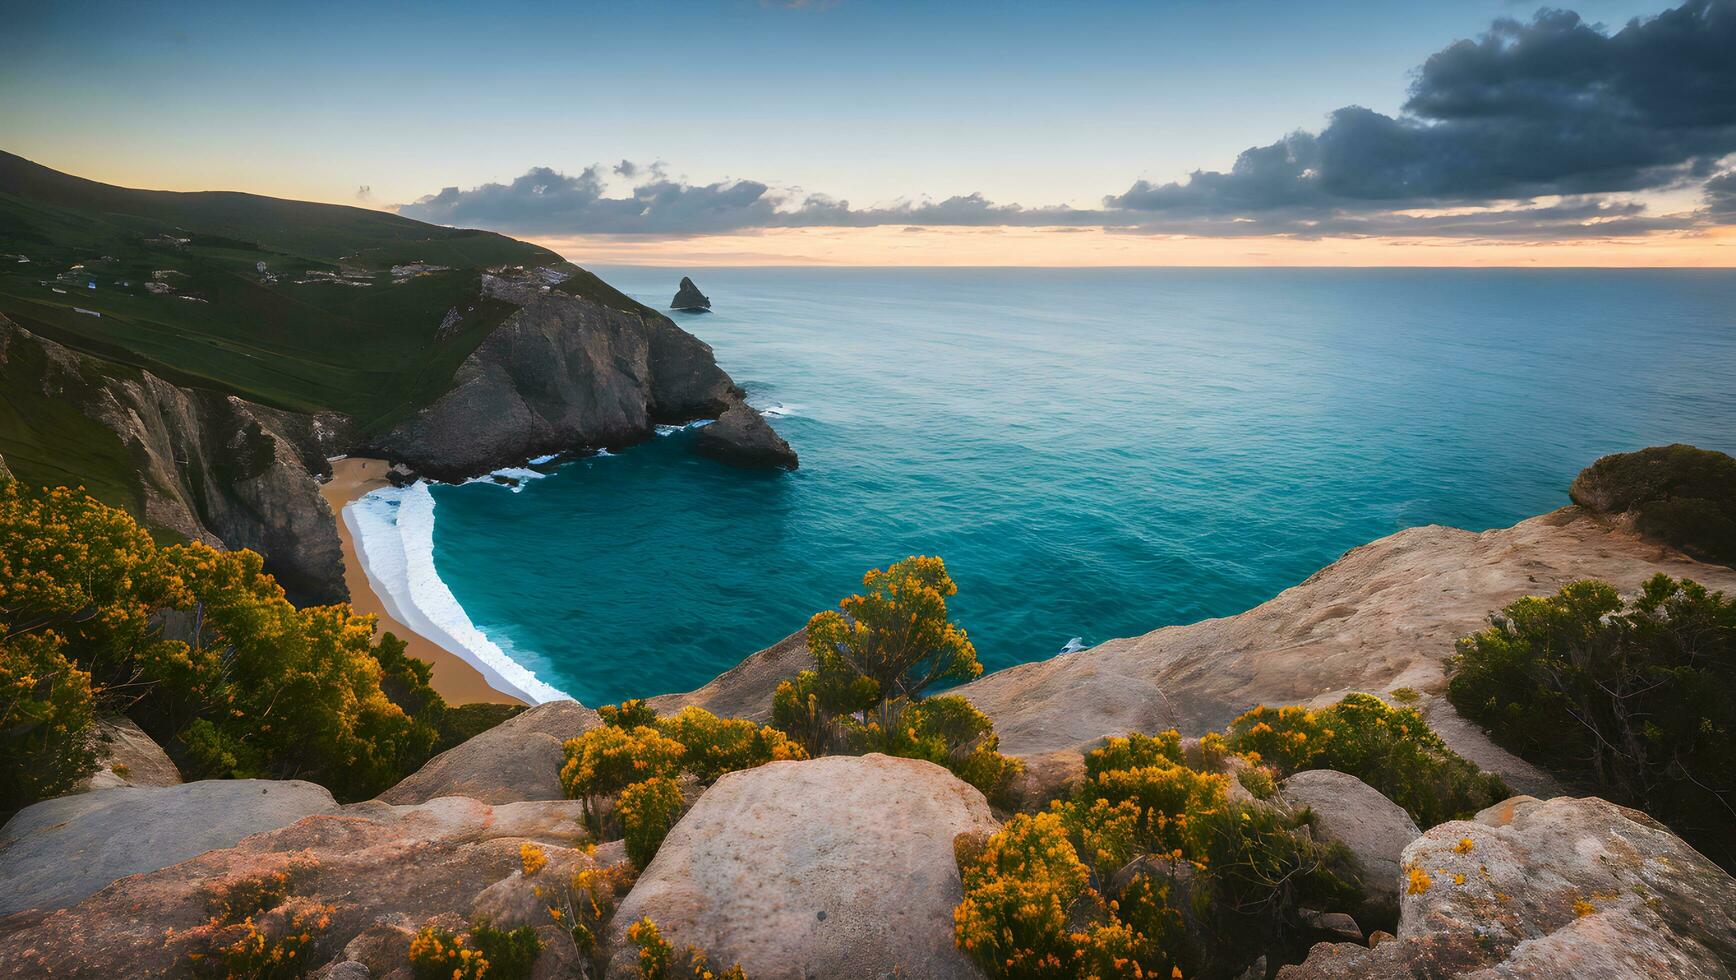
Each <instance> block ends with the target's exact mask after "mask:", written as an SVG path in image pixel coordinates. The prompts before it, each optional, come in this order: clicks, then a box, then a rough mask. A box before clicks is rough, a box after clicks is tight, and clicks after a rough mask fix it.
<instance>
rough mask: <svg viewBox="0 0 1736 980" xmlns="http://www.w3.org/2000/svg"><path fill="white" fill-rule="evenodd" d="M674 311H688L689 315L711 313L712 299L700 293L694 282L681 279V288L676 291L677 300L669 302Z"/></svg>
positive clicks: (683, 277) (685, 278)
mask: <svg viewBox="0 0 1736 980" xmlns="http://www.w3.org/2000/svg"><path fill="white" fill-rule="evenodd" d="M669 308H670V309H672V310H686V311H687V312H689V313H708V312H710V311H711V299H710V298H709V297H707V296H706V295H705V294H704V293H702V292H700V291H699V287H698V286H695V285H694V284H693V280H692V279H689V278H687V277H686V276H682V277H681V288H679V289H677V290H676V291H675V298H674V299H672V300H670V301H669Z"/></svg>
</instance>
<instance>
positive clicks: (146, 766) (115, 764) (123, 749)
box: [79, 715, 181, 790]
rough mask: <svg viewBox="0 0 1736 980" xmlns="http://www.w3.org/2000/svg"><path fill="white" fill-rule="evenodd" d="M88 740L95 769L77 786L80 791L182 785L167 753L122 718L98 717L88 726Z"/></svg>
mask: <svg viewBox="0 0 1736 980" xmlns="http://www.w3.org/2000/svg"><path fill="white" fill-rule="evenodd" d="M91 740H92V742H93V743H94V745H95V748H96V761H97V770H96V772H94V773H91V775H90V776H89V777H88V778H86V779H85V780H84V782H83V783H81V784H80V785H79V789H80V790H96V789H114V788H115V787H117V786H174V785H177V784H179V783H180V782H181V770H179V769H177V768H176V767H175V763H174V761H173V760H171V759H170V758H169V754H168V753H167V752H164V751H163V747H162V746H161V745H158V744H157V743H156V742H155V741H153V740H152V739H151V736H149V735H146V734H145V732H144V729H142V728H140V727H139V726H138V725H136V724H134V723H133V720H132V719H131V718H128V717H126V716H125V715H111V716H109V717H105V718H98V719H97V720H96V722H95V723H94V724H92V725H91Z"/></svg>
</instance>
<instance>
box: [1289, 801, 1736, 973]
mask: <svg viewBox="0 0 1736 980" xmlns="http://www.w3.org/2000/svg"><path fill="white" fill-rule="evenodd" d="M1404 866H1405V868H1406V872H1407V879H1408V882H1407V886H1406V889H1405V896H1404V899H1403V908H1402V911H1401V913H1400V917H1399V926H1398V933H1397V936H1396V937H1395V938H1392V939H1385V940H1384V941H1382V942H1380V943H1379V945H1378V946H1376V947H1375V948H1373V949H1369V948H1367V947H1363V946H1358V945H1354V944H1350V943H1337V944H1333V943H1321V944H1319V945H1317V946H1315V947H1314V948H1313V949H1312V950H1310V951H1309V954H1308V958H1307V960H1305V961H1304V962H1303V963H1301V964H1299V965H1292V966H1286V967H1284V968H1283V969H1282V970H1281V971H1280V972H1279V974H1278V975H1279V976H1280V977H1282V978H1285V980H1313V978H1326V977H1332V978H1350V977H1357V978H1364V977H1367V978H1398V977H1417V976H1430V977H1435V976H1469V977H1479V978H1491V980H1492V978H1495V977H1540V978H1560V980H1568V978H1576V980H1584V978H1610V980H1615V978H1651V977H1655V978H1659V980H1662V978H1666V977H1670V978H1675V977H1708V978H1709V977H1728V976H1730V964H1731V963H1736V879H1732V878H1731V877H1730V876H1729V875H1728V874H1726V873H1725V872H1724V871H1723V870H1722V869H1720V868H1719V867H1718V866H1717V865H1715V864H1713V863H1712V862H1711V861H1709V860H1707V859H1706V858H1705V857H1703V856H1702V855H1701V854H1700V853H1699V852H1698V851H1695V850H1694V849H1693V848H1691V847H1689V846H1688V845H1687V844H1685V843H1683V842H1682V840H1681V839H1680V838H1678V837H1676V836H1675V835H1674V834H1671V833H1670V832H1669V831H1668V830H1667V829H1666V828H1665V827H1664V826H1663V825H1662V824H1659V823H1658V822H1657V821H1655V820H1653V819H1651V818H1650V817H1648V816H1646V815H1645V814H1643V813H1640V812H1639V811H1637V810H1629V809H1627V808H1625V807H1620V806H1616V805H1615V804H1613V803H1609V802H1606V801H1604V800H1600V799H1597V798H1595V797H1588V798H1585V799H1573V798H1570V797H1557V798H1555V799H1553V800H1548V801H1540V800H1536V799H1533V798H1531V797H1525V796H1522V797H1515V798H1514V799H1511V800H1508V801H1507V802H1505V803H1502V804H1500V805H1498V806H1495V807H1491V808H1490V809H1488V810H1485V811H1483V812H1482V813H1479V814H1477V817H1476V819H1475V820H1463V821H1452V822H1449V823H1444V824H1441V825H1440V826H1438V827H1435V828H1433V829H1432V830H1430V831H1428V832H1427V833H1425V834H1423V835H1422V836H1421V837H1419V838H1418V839H1417V840H1416V841H1414V842H1413V843H1412V844H1411V845H1410V846H1409V847H1408V848H1406V849H1405V852H1404Z"/></svg>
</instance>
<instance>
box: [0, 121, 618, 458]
mask: <svg viewBox="0 0 1736 980" xmlns="http://www.w3.org/2000/svg"><path fill="white" fill-rule="evenodd" d="M19 256H22V257H24V258H26V259H28V261H25V262H21V261H19ZM561 261H562V260H561V258H560V256H558V255H556V254H554V253H553V252H550V251H548V250H546V249H543V248H540V247H538V246H535V245H531V244H528V243H525V242H520V241H515V240H513V239H510V238H506V237H504V236H501V235H496V234H492V233H489V232H481V231H467V230H458V229H451V228H442V227H438V226H435V225H428V224H423V223H421V222H418V221H411V220H409V219H407V218H400V217H398V216H396V215H392V214H386V213H383V212H379V211H369V210H365V209H362V208H351V207H341V206H336V205H326V204H308V203H303V202H297V201H281V200H276V199H273V198H266V197H257V196H254V195H250V194H236V193H228V192H209V193H192V194H183V193H172V192H166V191H138V190H129V189H125V188H119V187H111V186H109V185H106V184H99V183H95V182H93V181H87V180H83V179H81V178H78V177H72V176H69V175H66V174H62V173H58V172H56V171H53V170H49V169H47V168H44V167H40V166H38V165H36V164H33V163H31V162H29V161H27V160H24V159H22V158H19V157H16V156H12V155H10V154H6V153H0V312H3V313H5V314H7V315H8V316H10V317H11V318H12V319H14V320H15V321H17V322H18V323H19V324H20V325H22V326H24V327H25V328H27V329H29V330H32V331H36V332H38V333H40V334H42V335H43V336H45V337H49V338H52V339H54V340H57V341H59V342H61V343H64V344H66V345H67V346H69V347H73V348H76V349H79V350H82V351H85V352H88V353H91V354H95V355H97V356H99V357H102V358H105V359H108V360H111V361H115V362H118V363H121V364H130V365H135V366H138V367H143V368H147V369H149V370H151V371H154V372H156V373H158V374H161V375H162V376H164V377H166V378H168V379H170V380H172V381H175V382H177V383H181V384H187V385H195V386H202V387H211V388H217V389H220V390H224V391H229V392H234V393H236V394H239V395H241V396H242V397H245V398H248V399H251V400H254V401H258V402H262V403H265V404H268V405H275V406H278V407H281V408H287V409H294V410H299V411H314V410H320V409H329V410H334V411H339V412H343V413H345V414H347V415H350V416H352V417H354V418H355V419H356V420H357V422H358V423H359V424H360V425H361V426H362V428H363V429H364V431H377V430H379V429H382V428H384V427H386V426H389V425H390V424H392V423H393V422H395V421H397V420H399V419H401V418H403V417H404V416H405V415H406V414H408V413H409V412H411V411H413V410H414V409H415V408H416V407H418V406H420V405H422V404H425V403H426V402H428V401H429V400H432V399H433V398H434V397H436V396H438V395H439V394H440V393H441V392H442V391H444V390H445V387H446V385H447V384H449V383H450V381H451V377H452V373H453V371H454V370H455V369H456V368H457V366H458V364H459V363H460V362H462V361H463V359H464V358H465V357H466V356H467V355H468V354H469V353H470V352H471V351H472V350H473V349H474V348H475V346H476V344H477V343H479V342H480V341H481V339H482V338H483V337H484V336H486V335H487V333H488V332H489V331H490V330H491V329H493V327H495V326H496V325H497V324H498V323H499V322H500V321H501V320H502V319H503V318H504V317H506V316H507V315H508V314H509V313H510V312H511V311H512V307H511V306H509V305H507V304H505V303H501V302H498V301H494V300H485V299H483V298H482V296H481V294H480V291H479V290H480V283H479V272H480V271H481V270H482V269H485V268H489V267H492V266H499V265H548V264H554V263H559V262H561ZM412 262H421V263H426V264H430V265H439V266H448V267H450V271H443V272H434V273H430V274H424V275H418V276H414V277H409V278H403V279H397V280H395V279H394V277H393V276H392V275H391V271H390V270H391V267H392V266H393V265H395V264H407V263H412ZM259 263H264V264H265V269H266V272H265V273H264V274H261V273H260V272H259V271H258V264H259ZM159 273H161V274H160V275H159ZM340 277H344V278H340ZM153 279H156V280H158V281H160V282H162V283H164V284H166V285H167V286H168V287H169V288H170V289H172V292H166V293H161V294H158V293H153V292H151V291H150V290H149V289H148V288H147V286H146V283H148V282H151V281H152V280H153ZM93 286H94V288H92V287H93ZM629 302H630V301H629ZM80 308H82V309H84V310H89V311H92V312H93V313H98V314H101V315H100V316H93V315H90V314H87V313H81V312H78V310H79V309H80ZM449 311H456V312H457V314H458V319H457V322H456V323H453V324H451V325H449V327H448V329H446V330H441V329H440V325H441V323H442V321H443V320H444V319H445V318H446V317H447V316H448V313H449ZM8 398H9V399H10V393H8ZM26 407H27V406H25V405H23V404H22V403H15V404H13V405H11V406H10V411H11V413H12V415H13V416H15V417H16V416H22V417H23V418H24V419H25V421H26V422H28V421H29V420H30V418H31V416H30V415H27V414H25V409H26ZM38 409H39V407H33V408H32V409H31V411H32V414H34V413H35V412H36V411H37V410H38ZM9 428H15V426H13V427H9ZM13 441H14V440H13V438H12V437H4V438H3V439H0V447H3V446H4V445H5V444H8V443H11V442H13ZM0 453H5V454H6V455H7V457H8V458H11V453H9V452H6V450H5V449H4V448H0Z"/></svg>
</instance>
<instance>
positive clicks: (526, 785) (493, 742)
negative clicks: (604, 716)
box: [380, 701, 601, 804]
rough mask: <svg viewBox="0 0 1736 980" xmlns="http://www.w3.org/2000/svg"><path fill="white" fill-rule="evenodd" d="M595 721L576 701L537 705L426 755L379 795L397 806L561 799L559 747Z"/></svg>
mask: <svg viewBox="0 0 1736 980" xmlns="http://www.w3.org/2000/svg"><path fill="white" fill-rule="evenodd" d="M598 724H601V719H599V718H598V717H597V713H596V712H595V711H592V710H591V709H590V708H587V707H585V706H584V705H582V704H580V703H578V702H577V701H550V702H548V703H546V704H539V705H537V706H536V707H534V708H531V709H530V710H528V711H523V712H520V713H519V714H517V715H514V716H513V717H511V718H508V719H507V720H506V721H503V722H501V723H500V724H498V725H496V726H494V727H493V728H490V729H489V730H488V731H485V732H483V733H482V734H480V735H476V736H474V737H472V738H470V739H468V740H466V741H464V742H461V743H459V744H458V745H455V746H453V747H452V748H450V749H447V750H446V751H444V752H442V753H440V754H439V755H437V756H435V757H434V758H432V759H429V760H428V762H427V763H426V764H424V765H423V766H422V768H420V769H418V770H416V771H415V772H413V773H411V774H410V775H408V776H406V777H404V779H403V780H402V781H400V782H399V783H398V784H397V785H396V786H393V787H392V788H391V789H388V790H386V791H385V792H384V793H381V794H380V799H381V800H382V801H384V802H386V803H398V804H409V803H425V802H427V801H429V800H432V799H436V798H438V797H442V796H467V797H470V798H471V799H474V800H479V801H481V802H483V803H516V802H521V801H525V800H559V799H564V798H565V796H566V794H565V793H564V792H563V791H562V789H561V780H560V774H561V765H562V764H563V763H564V762H565V754H564V752H563V751H562V748H561V745H562V743H564V742H565V741H566V740H567V739H569V738H577V737H578V736H579V735H580V734H581V733H583V732H585V731H587V730H589V729H591V728H594V727H596V726H597V725H598Z"/></svg>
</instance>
